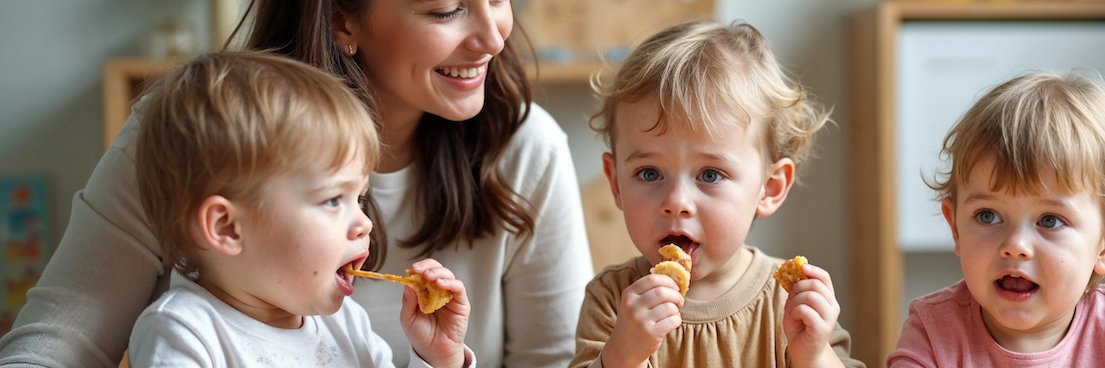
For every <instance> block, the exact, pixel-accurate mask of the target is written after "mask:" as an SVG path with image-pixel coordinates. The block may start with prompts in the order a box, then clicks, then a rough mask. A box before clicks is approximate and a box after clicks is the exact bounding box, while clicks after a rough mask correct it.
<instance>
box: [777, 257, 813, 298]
mask: <svg viewBox="0 0 1105 368" xmlns="http://www.w3.org/2000/svg"><path fill="white" fill-rule="evenodd" d="M807 263H809V261H807V260H806V257H803V256H796V257H794V258H791V259H789V260H786V261H784V262H783V264H780V265H779V268H777V269H775V280H776V281H779V284H780V285H782V286H783V290H786V291H787V292H790V288H792V287H794V283H796V282H798V281H801V280H805V279H808V278H809V277H806V274H804V273H802V266H805V265H806V264H807Z"/></svg>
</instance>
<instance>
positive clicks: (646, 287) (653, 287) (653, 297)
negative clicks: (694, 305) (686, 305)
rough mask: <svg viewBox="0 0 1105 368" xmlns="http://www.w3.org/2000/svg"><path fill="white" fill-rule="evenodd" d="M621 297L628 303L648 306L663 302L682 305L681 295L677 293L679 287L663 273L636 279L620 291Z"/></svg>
mask: <svg viewBox="0 0 1105 368" xmlns="http://www.w3.org/2000/svg"><path fill="white" fill-rule="evenodd" d="M622 299H623V300H624V301H626V302H627V303H629V304H639V305H642V306H645V307H649V308H651V307H653V306H656V305H658V304H660V303H665V302H671V303H675V304H676V305H677V306H679V307H680V308H682V307H683V295H682V294H679V287H678V286H676V285H675V281H674V280H672V279H671V278H670V277H667V276H663V275H646V276H645V277H642V278H640V279H638V280H637V281H636V282H634V283H633V284H631V285H629V287H627V288H626V289H625V291H623V292H622Z"/></svg>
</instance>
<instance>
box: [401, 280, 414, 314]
mask: <svg viewBox="0 0 1105 368" xmlns="http://www.w3.org/2000/svg"><path fill="white" fill-rule="evenodd" d="M415 313H418V296H416V295H415V293H414V289H411V288H410V286H404V287H403V304H402V307H401V309H400V311H399V315H400V316H402V318H403V319H404V320H406V319H408V318H410V317H411V316H413V315H414V314H415Z"/></svg>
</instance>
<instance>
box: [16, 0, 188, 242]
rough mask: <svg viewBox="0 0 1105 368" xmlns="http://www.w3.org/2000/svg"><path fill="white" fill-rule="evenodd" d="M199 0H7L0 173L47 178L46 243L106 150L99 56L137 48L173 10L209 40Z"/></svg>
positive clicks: (61, 226) (173, 14)
mask: <svg viewBox="0 0 1105 368" xmlns="http://www.w3.org/2000/svg"><path fill="white" fill-rule="evenodd" d="M208 14H209V10H208V3H207V1H202V0H186V1H176V0H47V1H42V0H8V1H5V2H4V3H3V10H2V11H0V50H2V55H3V56H0V175H9V174H18V175H44V176H46V177H47V179H48V180H49V184H48V185H49V187H50V188H49V190H50V191H51V196H50V199H49V201H50V204H49V206H50V210H51V211H52V213H51V216H50V219H49V220H50V224H49V226H51V227H52V229H51V237H52V239H51V241H50V242H49V243H48V244H49V245H50V247H51V249H50V250H49V251H51V252H52V247H53V246H54V245H55V244H56V243H57V241H58V240H59V239H60V238H61V234H62V232H63V231H64V229H65V224H66V223H68V221H69V206H70V202H71V199H72V197H73V193H75V192H76V191H77V190H79V189H80V188H81V187H83V186H84V183H85V181H86V180H88V176H89V175H90V174H91V173H92V169H93V168H94V167H95V165H96V162H97V161H99V159H100V155H101V154H102V153H103V143H102V142H103V139H102V137H103V134H102V133H101V131H102V130H101V127H102V124H103V108H102V93H101V84H100V80H101V78H100V75H101V64H102V63H103V61H104V60H105V59H108V58H112V57H128V56H131V57H133V56H139V55H141V52H142V50H143V47H142V46H143V35H145V34H147V32H148V31H149V30H150V29H152V28H153V27H154V26H156V25H157V24H159V23H161V22H162V21H164V20H167V19H171V18H173V17H176V16H180V17H184V18H186V19H189V20H190V21H192V22H193V24H194V26H195V27H196V30H197V39H198V41H199V42H200V43H201V46H202V47H206V45H207V44H208V42H207V39H208V38H210V36H208V34H209V32H208V31H207V29H208V28H209V26H208V24H207V22H208V16H207V15H208Z"/></svg>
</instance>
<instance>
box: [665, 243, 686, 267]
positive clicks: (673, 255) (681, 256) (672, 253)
mask: <svg viewBox="0 0 1105 368" xmlns="http://www.w3.org/2000/svg"><path fill="white" fill-rule="evenodd" d="M660 258H662V259H663V260H665V261H675V263H678V264H679V265H681V266H683V268H686V269H687V272H691V256H690V255H688V254H687V252H684V251H683V248H680V247H679V246H677V245H675V244H668V245H665V246H663V247H660Z"/></svg>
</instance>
